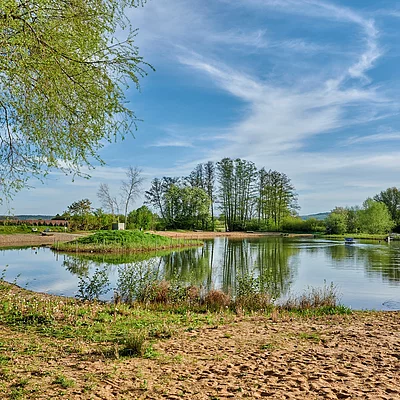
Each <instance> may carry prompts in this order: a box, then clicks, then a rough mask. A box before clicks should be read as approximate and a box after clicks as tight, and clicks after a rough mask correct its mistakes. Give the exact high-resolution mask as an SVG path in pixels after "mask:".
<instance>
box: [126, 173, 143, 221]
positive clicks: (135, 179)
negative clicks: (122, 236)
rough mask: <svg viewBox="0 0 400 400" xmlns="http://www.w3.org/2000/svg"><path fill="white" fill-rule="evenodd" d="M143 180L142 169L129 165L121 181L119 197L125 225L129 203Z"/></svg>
mask: <svg viewBox="0 0 400 400" xmlns="http://www.w3.org/2000/svg"><path fill="white" fill-rule="evenodd" d="M143 181H144V178H143V176H142V170H141V169H140V168H138V167H132V166H130V167H129V168H128V170H127V171H126V180H124V181H122V184H121V198H122V202H123V204H124V219H125V226H126V225H127V219H128V207H129V204H130V203H131V202H132V201H133V200H135V199H136V198H137V197H138V196H139V195H140V190H141V189H142V185H143Z"/></svg>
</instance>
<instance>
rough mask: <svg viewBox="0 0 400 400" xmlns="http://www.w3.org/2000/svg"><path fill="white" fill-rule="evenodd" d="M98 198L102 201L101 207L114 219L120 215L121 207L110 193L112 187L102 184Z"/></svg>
mask: <svg viewBox="0 0 400 400" xmlns="http://www.w3.org/2000/svg"><path fill="white" fill-rule="evenodd" d="M97 197H98V199H99V200H100V203H101V206H102V207H103V208H104V209H105V210H106V211H108V212H110V213H111V214H112V215H113V216H114V217H115V215H116V214H119V206H118V201H117V199H116V197H112V196H111V193H110V187H109V186H108V184H107V183H100V187H99V190H98V192H97Z"/></svg>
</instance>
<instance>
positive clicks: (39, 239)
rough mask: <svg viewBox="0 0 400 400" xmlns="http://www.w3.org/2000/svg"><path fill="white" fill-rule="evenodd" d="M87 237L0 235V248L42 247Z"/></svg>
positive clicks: (32, 234) (35, 234)
mask: <svg viewBox="0 0 400 400" xmlns="http://www.w3.org/2000/svg"><path fill="white" fill-rule="evenodd" d="M82 236H86V235H84V234H74V233H60V232H51V236H42V235H41V234H40V233H21V234H12V235H0V247H9V246H29V245H32V246H41V245H47V244H54V243H57V242H69V241H70V240H74V239H76V238H79V237H82Z"/></svg>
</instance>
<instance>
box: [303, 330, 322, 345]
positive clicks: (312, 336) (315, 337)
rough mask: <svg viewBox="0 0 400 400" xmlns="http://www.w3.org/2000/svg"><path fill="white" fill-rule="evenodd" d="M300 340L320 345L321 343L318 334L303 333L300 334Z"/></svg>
mask: <svg viewBox="0 0 400 400" xmlns="http://www.w3.org/2000/svg"><path fill="white" fill-rule="evenodd" d="M299 338H300V339H304V340H310V341H312V342H316V343H319V342H320V341H321V337H320V335H319V334H318V333H307V332H301V333H299Z"/></svg>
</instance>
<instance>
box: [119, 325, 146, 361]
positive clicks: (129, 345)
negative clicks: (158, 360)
mask: <svg viewBox="0 0 400 400" xmlns="http://www.w3.org/2000/svg"><path fill="white" fill-rule="evenodd" d="M147 336H148V334H147V331H146V330H143V329H138V330H136V331H134V332H132V333H131V334H130V335H129V336H128V338H127V339H126V340H125V341H124V348H123V349H122V350H120V351H119V355H120V356H122V357H127V356H129V357H141V356H143V354H144V353H145V350H146V348H145V344H146V339H147Z"/></svg>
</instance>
